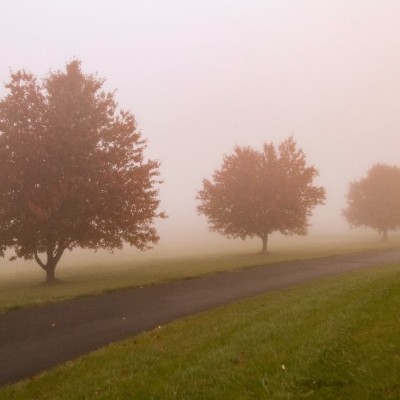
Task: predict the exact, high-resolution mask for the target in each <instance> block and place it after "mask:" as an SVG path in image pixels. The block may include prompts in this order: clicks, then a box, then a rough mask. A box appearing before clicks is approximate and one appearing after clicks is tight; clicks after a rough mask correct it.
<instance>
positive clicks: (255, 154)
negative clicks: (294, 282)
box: [197, 137, 325, 254]
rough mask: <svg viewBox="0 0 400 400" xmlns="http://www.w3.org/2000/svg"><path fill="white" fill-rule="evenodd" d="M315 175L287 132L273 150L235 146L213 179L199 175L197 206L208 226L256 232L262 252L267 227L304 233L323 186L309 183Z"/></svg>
mask: <svg viewBox="0 0 400 400" xmlns="http://www.w3.org/2000/svg"><path fill="white" fill-rule="evenodd" d="M317 175H318V171H317V170H316V169H315V168H314V167H307V166H306V157H305V155H304V153H303V151H302V150H301V149H297V147H296V143H295V141H294V140H293V138H292V137H290V138H288V139H286V140H284V141H283V142H282V143H281V144H280V145H279V147H278V150H276V149H275V147H274V145H273V144H272V143H271V144H265V145H264V149H263V151H261V152H259V151H256V150H254V149H252V148H251V147H235V149H234V153H233V154H232V155H229V156H225V157H224V160H223V163H222V167H221V168H220V169H219V170H216V171H215V172H214V174H213V179H212V180H208V179H204V180H203V188H202V189H201V190H200V191H199V192H198V196H197V198H198V200H200V202H201V204H200V205H199V206H198V207H197V210H198V213H199V214H204V215H205V216H206V217H207V219H208V222H209V224H210V230H212V231H216V232H219V233H221V234H223V235H225V236H227V237H233V238H237V237H240V238H242V239H245V238H246V237H250V238H252V237H259V238H260V239H261V240H262V251H261V252H262V253H264V254H266V253H267V243H268V235H270V234H271V233H272V232H275V231H279V232H281V233H283V234H285V235H288V234H299V235H304V234H306V233H307V228H308V226H309V224H308V218H309V217H310V216H311V212H312V209H313V208H314V207H315V206H316V205H318V204H323V202H324V199H325V190H324V189H323V188H322V187H319V186H314V185H313V180H314V178H315V177H316V176H317Z"/></svg>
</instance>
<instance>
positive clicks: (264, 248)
mask: <svg viewBox="0 0 400 400" xmlns="http://www.w3.org/2000/svg"><path fill="white" fill-rule="evenodd" d="M261 240H262V250H261V254H267V248H268V234H267V233H266V234H265V235H264V236H263V237H262V238H261Z"/></svg>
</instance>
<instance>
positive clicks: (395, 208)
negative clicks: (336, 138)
mask: <svg viewBox="0 0 400 400" xmlns="http://www.w3.org/2000/svg"><path fill="white" fill-rule="evenodd" d="M343 215H344V217H345V218H346V219H347V221H348V222H349V224H350V225H351V226H353V227H360V226H365V227H369V228H372V229H374V230H377V231H378V232H379V233H381V234H382V239H383V240H384V241H386V240H387V235H388V231H391V230H396V229H398V228H399V227H400V168H399V167H397V166H394V165H385V164H376V165H374V166H373V167H372V168H371V169H370V170H369V171H368V173H367V176H366V177H365V178H362V179H360V180H359V181H355V182H351V183H350V185H349V190H348V193H347V208H346V209H344V210H343Z"/></svg>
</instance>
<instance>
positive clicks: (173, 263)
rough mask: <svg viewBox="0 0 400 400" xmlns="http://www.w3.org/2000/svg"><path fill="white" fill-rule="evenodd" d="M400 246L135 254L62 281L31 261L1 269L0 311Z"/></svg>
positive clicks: (71, 272) (60, 272) (67, 271)
mask: <svg viewBox="0 0 400 400" xmlns="http://www.w3.org/2000/svg"><path fill="white" fill-rule="evenodd" d="M399 247H400V239H398V238H396V239H395V240H392V241H391V242H389V243H382V242H376V241H370V240H369V241H368V240H367V241H361V242H348V243H347V242H336V243H333V244H330V245H326V244H325V245H320V244H318V243H317V244H314V245H313V244H312V243H311V244H308V245H305V246H302V247H298V246H293V247H291V246H289V245H286V246H283V247H282V246H281V247H278V248H276V249H274V248H272V249H271V252H270V254H269V255H267V256H265V255H260V254H256V253H233V254H216V255H199V256H196V257H195V256H193V257H188V256H186V257H177V258H166V259H154V260H147V261H143V260H142V261H140V260H137V259H134V258H133V259H132V261H125V262H121V261H116V262H114V263H113V262H110V263H108V264H106V265H103V264H100V265H96V264H90V263H89V264H87V265H80V266H76V265H73V266H68V265H62V266H60V267H59V268H58V269H57V270H56V275H57V277H58V278H59V279H61V282H60V283H59V284H55V285H45V284H43V281H44V277H45V275H44V272H43V271H42V270H40V268H39V267H38V266H37V265H36V264H35V263H34V262H32V266H31V268H28V269H26V268H24V269H21V268H17V269H16V271H17V270H19V271H21V272H20V273H13V274H11V275H7V274H2V271H0V313H1V312H6V311H11V310H16V309H19V308H24V307H29V306H35V305H40V304H44V303H49V302H57V301H63V300H67V299H72V298H77V297H81V296H90V295H96V294H101V293H106V292H110V291H114V290H119V289H124V288H130V287H135V286H144V285H149V284H153V283H162V282H167V281H171V280H175V279H185V278H190V277H194V276H200V275H205V274H212V273H215V272H219V271H228V270H234V269H238V268H248V267H254V266H260V265H267V264H274V263H280V262H286V261H294V260H305V259H312V258H321V257H329V256H334V255H341V254H349V253H356V252H363V251H373V250H384V249H390V248H399Z"/></svg>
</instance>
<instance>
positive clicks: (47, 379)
mask: <svg viewBox="0 0 400 400" xmlns="http://www.w3.org/2000/svg"><path fill="white" fill-rule="evenodd" d="M399 310H400V264H398V265H389V266H382V267H379V268H370V269H368V270H363V271H358V272H356V273H351V274H346V275H342V276H340V277H334V278H327V279H324V280H321V281H319V282H314V283H312V284H307V285H304V286H301V287H297V288H292V289H286V290H282V291H278V292H274V293H270V294H267V295H263V296H259V297H257V298H253V299H250V300H246V301H242V302H240V303H235V304H232V305H230V306H226V307H222V308H219V309H216V310H213V311H211V312H207V313H203V314H199V315H197V316H193V317H190V318H186V319H183V320H180V321H177V322H174V323H171V324H169V325H166V326H163V327H160V328H159V329H156V330H154V331H151V332H148V333H144V334H142V335H139V336H137V337H134V338H132V339H130V340H127V341H124V342H120V343H117V344H113V345H110V346H108V347H106V348H104V349H102V350H99V351H97V352H94V353H92V354H90V355H87V356H84V357H81V358H80V359H78V360H76V361H73V362H68V363H66V364H65V365H64V366H61V367H58V368H56V369H54V370H52V371H49V372H46V373H43V374H42V375H40V376H38V377H36V378H34V379H31V380H28V381H25V382H21V383H19V384H16V385H12V386H8V387H5V388H2V389H1V390H0V399H7V400H11V399H15V400H16V399H68V400H70V399H144V400H146V399H229V400H232V399H303V398H305V399H335V400H337V399H352V400H354V399H363V400H365V399H371V400H372V399H373V400H377V399H399V398H400V380H399V376H400V316H399Z"/></svg>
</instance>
